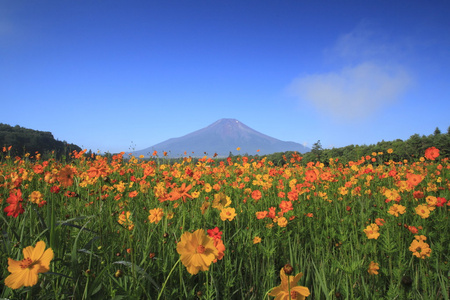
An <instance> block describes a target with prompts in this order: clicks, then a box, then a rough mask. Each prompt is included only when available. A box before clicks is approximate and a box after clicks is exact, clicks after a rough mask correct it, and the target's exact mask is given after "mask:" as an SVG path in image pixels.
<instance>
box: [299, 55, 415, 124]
mask: <svg viewBox="0 0 450 300" xmlns="http://www.w3.org/2000/svg"><path fill="white" fill-rule="evenodd" d="M410 81H411V79H410V76H409V75H408V73H407V72H406V71H404V70H403V69H402V68H401V67H389V66H381V65H377V64H374V63H369V62H364V63H361V64H359V65H356V66H354V67H345V68H343V69H342V70H340V71H337V72H329V73H323V74H314V75H307V76H304V77H301V78H297V79H295V80H294V81H293V82H292V84H291V86H290V90H291V91H292V93H293V94H294V95H295V96H298V97H299V98H300V99H304V100H307V101H309V102H311V103H312V104H314V106H315V107H316V108H317V109H318V110H320V111H321V112H325V113H327V114H329V115H332V116H334V117H336V118H337V119H345V120H349V121H352V120H358V119H362V118H365V117H367V116H369V115H370V114H372V113H374V112H376V110H378V109H379V108H381V107H383V106H385V105H387V104H390V103H392V102H394V101H395V100H396V99H397V98H398V97H399V96H400V95H401V94H402V93H403V92H404V91H405V89H406V88H407V87H408V85H409V83H410Z"/></svg>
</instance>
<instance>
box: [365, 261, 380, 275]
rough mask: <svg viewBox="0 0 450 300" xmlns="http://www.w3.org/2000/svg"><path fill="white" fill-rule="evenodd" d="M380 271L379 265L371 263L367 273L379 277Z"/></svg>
mask: <svg viewBox="0 0 450 300" xmlns="http://www.w3.org/2000/svg"><path fill="white" fill-rule="evenodd" d="M379 269H380V267H379V266H378V263H376V262H373V261H371V262H370V264H369V268H368V269H367V272H369V274H370V275H378V270H379Z"/></svg>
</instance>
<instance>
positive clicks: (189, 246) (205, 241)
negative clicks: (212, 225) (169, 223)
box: [177, 229, 219, 275]
mask: <svg viewBox="0 0 450 300" xmlns="http://www.w3.org/2000/svg"><path fill="white" fill-rule="evenodd" d="M177 252H178V254H180V260H181V262H182V263H183V265H184V266H185V267H186V270H187V271H188V272H189V273H191V274H192V275H195V274H197V273H198V272H199V271H207V270H209V266H210V265H211V263H212V262H213V261H214V260H215V259H216V258H217V256H218V255H219V250H217V248H216V247H215V246H214V240H213V239H212V238H210V237H209V236H207V235H206V234H205V231H204V230H203V229H198V230H196V231H194V232H193V233H190V232H188V231H187V232H185V233H183V235H182V236H181V241H180V242H178V244H177Z"/></svg>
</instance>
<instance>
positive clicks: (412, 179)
mask: <svg viewBox="0 0 450 300" xmlns="http://www.w3.org/2000/svg"><path fill="white" fill-rule="evenodd" d="M406 178H407V179H408V184H410V185H411V186H417V185H418V184H419V183H421V182H422V180H423V177H422V176H421V175H419V174H409V173H408V174H406Z"/></svg>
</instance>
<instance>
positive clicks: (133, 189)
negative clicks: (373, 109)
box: [0, 148, 450, 300]
mask: <svg viewBox="0 0 450 300" xmlns="http://www.w3.org/2000/svg"><path fill="white" fill-rule="evenodd" d="M391 152H392V151H391V150H390V149H386V151H385V153H381V152H379V153H373V154H372V155H371V156H367V157H361V159H359V160H358V161H355V162H350V163H348V164H345V165H343V164H341V163H340V162H339V160H338V159H330V160H329V161H326V162H323V163H319V162H318V163H308V164H306V163H304V162H302V158H301V156H298V155H294V157H293V158H291V159H287V160H286V163H285V164H284V165H283V166H281V167H277V166H274V165H273V164H272V163H271V162H270V161H267V160H266V159H265V158H260V159H258V160H249V159H247V158H246V157H234V158H233V159H231V158H230V159H228V160H226V161H221V162H219V161H215V160H213V159H211V158H206V157H205V158H204V159H201V160H200V161H198V162H193V161H192V160H191V159H190V158H185V159H180V161H179V162H176V163H173V162H172V163H170V164H169V163H168V162H167V161H165V160H164V156H162V157H161V158H158V157H157V156H155V159H153V160H142V159H139V158H134V157H133V158H131V159H130V160H124V159H123V157H122V155H115V156H113V157H112V159H107V158H105V157H102V156H94V155H93V156H90V157H87V156H85V155H84V154H83V153H82V152H81V153H76V152H74V153H73V157H72V158H71V159H67V160H60V161H57V160H55V159H48V160H43V159H41V158H40V155H39V154H33V155H25V157H10V156H8V149H5V148H4V149H3V152H1V153H0V207H1V212H0V227H1V228H0V229H1V233H2V234H1V237H0V247H1V251H0V262H1V265H2V267H1V268H0V299H1V298H7V299H258V300H259V299H274V297H273V296H272V295H275V294H277V293H278V297H277V299H289V298H290V297H289V295H291V296H292V297H291V298H292V299H303V296H302V295H301V294H297V293H296V292H295V291H298V290H302V291H305V290H307V294H309V296H308V297H307V299H449V289H450V288H449V286H450V264H449V260H450V252H449V245H450V234H449V231H450V221H449V215H450V213H449V208H450V201H448V200H450V182H449V180H450V163H449V159H448V158H446V157H441V156H438V154H439V153H438V150H437V149H429V150H427V152H426V153H421V154H419V157H420V155H421V156H423V157H420V158H418V159H417V160H416V161H400V162H396V161H392V160H391V158H390V155H391V154H392V153H391ZM191 233H193V234H191ZM44 243H45V245H44ZM29 246H32V247H35V246H36V247H35V248H27V247H29ZM44 246H45V247H44ZM44 249H51V250H46V252H44ZM52 254H53V255H52ZM281 270H283V271H281ZM280 271H281V273H283V274H284V273H289V272H290V271H292V274H291V276H292V277H288V278H289V279H290V280H292V279H293V276H294V275H296V274H298V273H303V276H302V277H301V278H298V277H296V278H295V279H299V280H298V282H297V283H296V282H291V281H289V280H288V281H287V283H286V281H285V282H284V284H282V282H281V278H280ZM36 280H37V281H36ZM296 284H298V285H299V286H302V287H304V288H303V289H300V288H298V287H296ZM276 287H278V288H276ZM274 288H276V289H274ZM283 289H284V291H283ZM283 293H284V294H283ZM283 295H285V298H282V296H283Z"/></svg>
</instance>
